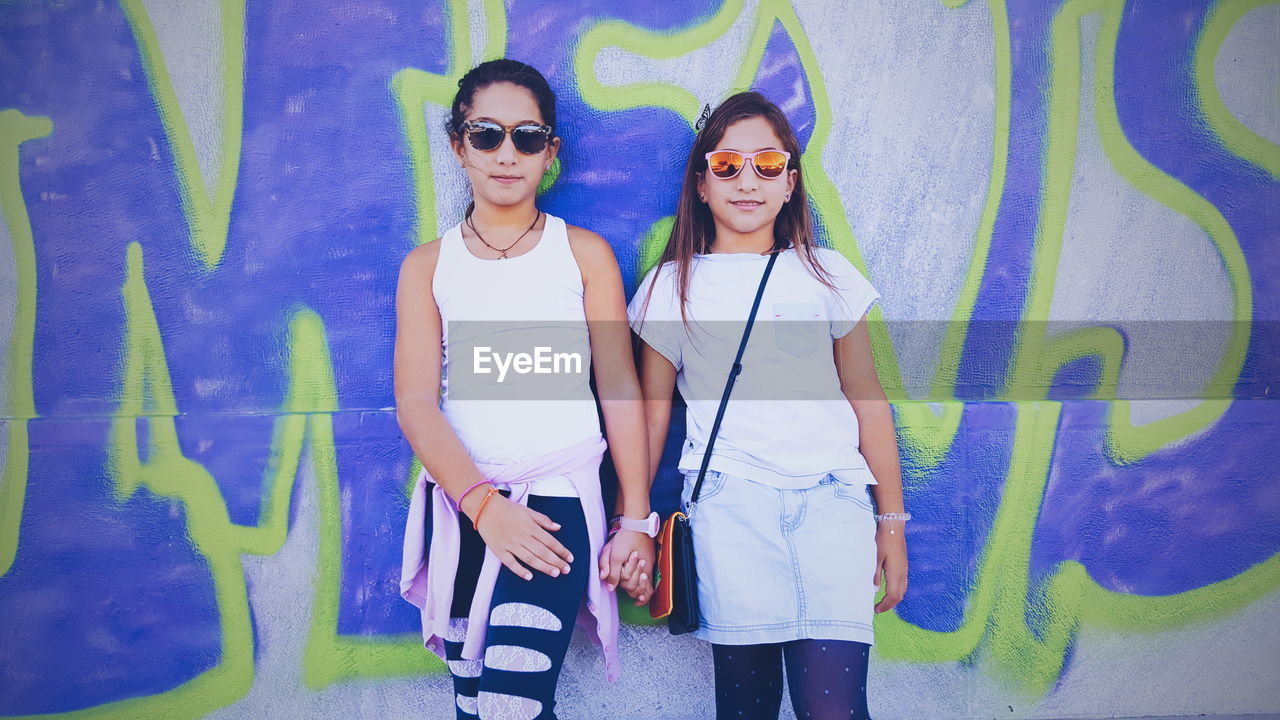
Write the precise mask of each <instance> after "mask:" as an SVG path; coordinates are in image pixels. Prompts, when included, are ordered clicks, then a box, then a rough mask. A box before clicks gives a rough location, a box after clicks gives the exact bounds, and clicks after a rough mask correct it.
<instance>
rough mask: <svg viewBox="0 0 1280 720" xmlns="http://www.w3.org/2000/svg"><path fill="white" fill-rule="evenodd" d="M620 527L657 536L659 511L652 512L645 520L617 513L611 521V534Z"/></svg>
mask: <svg viewBox="0 0 1280 720" xmlns="http://www.w3.org/2000/svg"><path fill="white" fill-rule="evenodd" d="M619 529H622V530H633V531H635V532H642V533H644V534H645V535H648V536H649V537H657V536H658V513H656V512H651V513H649V517H647V518H645V519H643V520H632V519H631V518H629V517H623V516H622V515H615V516H614V517H613V519H612V520H610V521H609V534H610V535H612V534H613V533H614V532H616V531H617V530H619Z"/></svg>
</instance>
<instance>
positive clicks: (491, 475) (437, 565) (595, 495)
mask: <svg viewBox="0 0 1280 720" xmlns="http://www.w3.org/2000/svg"><path fill="white" fill-rule="evenodd" d="M605 447H606V446H605V441H604V438H602V437H600V436H598V435H597V436H595V437H591V438H588V439H586V440H583V441H582V442H580V443H577V444H574V445H570V446H569V447H566V448H563V449H560V450H556V451H554V452H550V453H547V454H546V455H541V456H539V457H536V458H533V459H530V460H526V461H524V462H518V463H512V464H508V465H489V464H484V463H477V467H478V468H479V469H480V474H481V475H483V476H484V477H485V478H486V479H488V480H489V481H490V482H492V483H493V484H495V485H498V486H500V487H503V489H507V487H509V488H510V490H511V500H512V501H513V502H517V503H520V504H521V505H526V506H527V505H528V501H529V486H528V483H529V481H531V480H534V479H536V478H544V477H556V476H559V475H564V476H567V477H568V478H569V480H570V481H571V482H572V483H573V486H574V487H575V488H576V489H577V491H578V497H579V498H580V499H581V501H582V509H583V514H584V515H585V516H586V519H587V536H588V538H589V540H590V543H591V556H590V557H588V558H578V557H575V558H574V561H575V565H577V566H578V567H581V566H583V565H586V566H587V571H588V572H589V573H590V576H589V577H588V580H587V597H586V602H585V603H584V604H583V606H582V607H581V608H580V609H579V611H578V625H580V626H582V628H583V629H584V630H586V631H587V633H588V634H589V635H590V636H591V638H592V640H593V641H595V643H596V644H598V645H599V646H600V648H601V650H602V651H603V653H604V668H605V677H606V678H608V680H609V681H610V682H613V681H615V680H617V679H618V676H619V674H620V667H619V664H618V647H617V645H618V599H617V596H616V595H614V593H611V592H609V589H608V588H607V587H606V586H605V583H604V581H603V579H602V578H601V577H600V568H599V565H598V559H599V557H600V551H601V549H603V547H604V541H605V526H606V524H607V520H606V518H605V515H604V499H603V497H602V496H601V492H600V460H601V458H602V457H603V456H604V450H605ZM427 483H434V480H432V478H431V476H430V475H429V474H428V473H427V471H426V468H423V470H422V472H421V473H420V474H419V475H418V482H417V483H416V484H415V485H414V488H413V497H412V499H411V500H410V503H409V518H408V522H407V523H406V525H405V533H404V558H403V563H402V565H401V568H400V594H401V595H402V596H403V597H404V599H405V600H408V601H409V602H410V603H412V604H413V605H415V606H417V607H418V609H420V610H421V611H422V637H423V641H424V643H425V645H426V647H427V648H428V649H430V650H431V651H433V652H435V653H436V654H437V655H439V656H440V657H441V658H442V659H443V658H444V635H445V632H446V631H447V629H448V627H449V611H450V606H451V604H452V602H453V583H454V579H455V577H456V575H457V572H458V554H459V548H460V547H461V536H460V534H459V530H458V521H459V513H458V508H457V507H456V506H455V505H454V504H453V500H452V499H451V498H450V497H449V496H448V495H446V494H445V492H444V490H442V489H441V488H440V485H439V484H435V487H434V489H433V490H432V499H431V508H432V515H431V533H432V534H431V545H430V549H429V551H428V548H427V542H426V521H427ZM477 492H478V491H477ZM461 519H462V520H463V521H464V522H469V520H468V519H467V518H465V517H463V518H461ZM502 567H503V566H502V563H501V562H500V561H499V560H498V558H497V556H496V555H494V554H493V553H492V552H491V551H489V550H488V549H487V548H486V549H485V553H484V563H483V564H482V565H481V567H480V578H479V581H478V582H477V583H476V593H475V597H474V598H473V599H472V601H471V612H470V613H469V621H468V625H467V635H466V639H465V641H464V642H463V645H462V657H463V658H466V659H468V660H480V659H483V657H484V648H485V635H486V634H487V632H488V629H489V609H490V607H489V606H490V604H491V602H492V599H493V588H494V585H495V584H496V583H497V580H498V572H499V571H500V570H501V569H502ZM535 572H536V571H535Z"/></svg>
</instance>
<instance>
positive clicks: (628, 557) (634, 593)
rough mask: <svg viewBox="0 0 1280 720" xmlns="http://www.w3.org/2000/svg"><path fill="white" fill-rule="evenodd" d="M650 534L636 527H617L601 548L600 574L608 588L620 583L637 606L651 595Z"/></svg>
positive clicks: (646, 601) (651, 544)
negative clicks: (633, 528) (618, 528)
mask: <svg viewBox="0 0 1280 720" xmlns="http://www.w3.org/2000/svg"><path fill="white" fill-rule="evenodd" d="M653 565H654V549H653V538H651V537H649V536H648V535H645V534H644V533H642V532H636V531H635V530H619V531H618V532H617V533H616V534H615V535H614V536H613V538H612V539H611V540H609V542H607V543H605V546H604V549H603V550H601V551H600V578H601V579H602V580H604V581H605V582H606V583H607V584H608V586H609V590H611V591H612V590H614V589H616V588H617V587H618V586H619V585H621V586H622V589H623V590H626V591H627V594H628V595H630V596H631V597H632V598H634V599H635V604H636V606H637V607H639V606H641V605H645V604H646V603H648V602H649V598H650V597H652V596H653V580H652V574H653Z"/></svg>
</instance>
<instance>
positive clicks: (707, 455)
mask: <svg viewBox="0 0 1280 720" xmlns="http://www.w3.org/2000/svg"><path fill="white" fill-rule="evenodd" d="M780 252H781V251H776V252H774V253H773V254H771V255H770V256H769V264H768V265H765V266H764V275H763V276H762V277H761V278H760V287H758V288H756V299H755V302H753V303H751V314H750V315H748V316H747V326H746V327H745V328H743V330H742V342H740V343H738V355H737V357H735V358H734V359H733V367H732V368H730V369H729V379H728V380H727V381H726V382H725V384H724V394H723V395H721V396H720V407H719V408H718V409H716V421H715V422H714V423H712V425H711V437H709V438H707V450H706V452H704V453H703V454H702V467H701V468H699V469H698V481H697V482H696V483H694V486H693V495H692V496H690V498H689V503H690V504H693V503H696V502H698V495H699V494H700V493H701V492H702V481H703V479H704V478H705V477H706V475H707V465H708V464H710V462H711V450H712V448H714V447H715V445H716V435H717V434H718V433H719V432H720V420H721V419H722V418H724V409H725V407H726V406H727V405H728V404H729V393H731V392H733V384H734V383H735V382H737V380H738V375H740V374H741V373H742V353H743V351H745V350H746V349H747V338H749V337H751V326H752V325H754V324H755V321H756V311H757V310H759V309H760V298H762V297H764V286H765V283H767V282H769V273H771V272H773V263H774V262H776V261H777V259H778V255H779V254H780Z"/></svg>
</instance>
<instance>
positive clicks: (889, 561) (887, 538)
mask: <svg viewBox="0 0 1280 720" xmlns="http://www.w3.org/2000/svg"><path fill="white" fill-rule="evenodd" d="M894 525H895V523H893V522H883V523H879V526H878V527H877V529H876V574H875V578H874V579H873V580H872V582H873V583H874V584H875V586H876V587H877V588H879V587H881V585H880V575H881V573H883V574H884V579H885V582H884V597H883V598H881V599H880V602H878V603H876V608H875V610H876V612H878V613H882V612H885V611H886V610H892V609H893V608H894V606H896V605H897V604H898V603H899V602H901V601H902V598H903V596H904V595H906V594H907V538H906V536H905V535H904V533H903V532H902V523H896V526H897V527H896V528H893V526H894ZM891 528H892V529H894V530H895V532H892V533H891V532H890V529H891Z"/></svg>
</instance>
